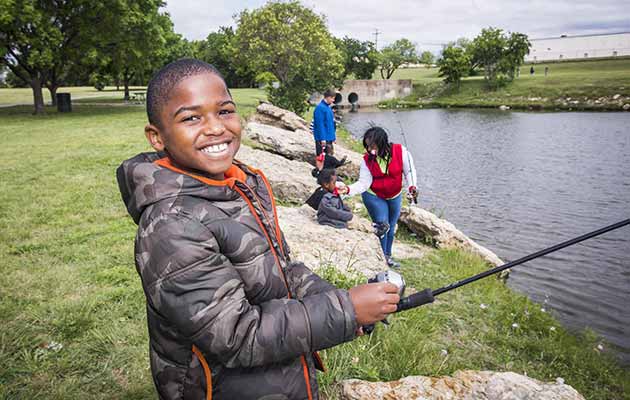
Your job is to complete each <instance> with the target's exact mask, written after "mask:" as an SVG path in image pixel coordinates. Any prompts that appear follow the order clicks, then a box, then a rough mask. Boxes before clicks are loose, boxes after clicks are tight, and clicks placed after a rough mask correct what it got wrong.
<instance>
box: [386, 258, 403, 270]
mask: <svg viewBox="0 0 630 400" xmlns="http://www.w3.org/2000/svg"><path fill="white" fill-rule="evenodd" d="M386 260H387V266H388V267H390V268H396V269H398V268H400V263H398V262H397V261H395V260H394V259H393V258H392V257H391V256H390V257H387V258H386Z"/></svg>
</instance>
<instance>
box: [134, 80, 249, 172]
mask: <svg viewBox="0 0 630 400" xmlns="http://www.w3.org/2000/svg"><path fill="white" fill-rule="evenodd" d="M160 121H161V124H160V125H161V127H157V126H155V125H152V124H148V125H147V126H146V127H145V134H146V136H147V139H148V140H149V143H151V146H153V148H154V149H155V150H158V151H162V150H166V151H167V152H168V154H169V156H170V157H171V159H172V161H173V162H174V163H175V164H177V165H179V166H180V167H183V168H185V169H193V170H197V171H202V172H205V173H206V174H208V175H209V177H210V178H212V179H217V180H222V179H224V177H225V176H224V173H225V171H227V170H228V168H230V166H231V165H232V160H233V159H234V156H235V155H236V153H237V151H238V149H239V147H240V143H241V122H240V119H239V117H238V114H236V105H235V104H234V102H233V101H232V97H231V96H230V94H229V93H228V91H227V88H226V87H225V83H224V82H223V80H222V79H221V78H219V77H218V76H217V75H215V74H212V73H205V74H200V75H195V76H191V77H188V78H186V79H184V80H182V81H181V82H180V83H179V84H177V86H175V88H174V89H173V92H172V94H171V96H170V98H169V100H168V102H167V103H166V104H165V105H164V107H163V108H162V110H161V111H160Z"/></svg>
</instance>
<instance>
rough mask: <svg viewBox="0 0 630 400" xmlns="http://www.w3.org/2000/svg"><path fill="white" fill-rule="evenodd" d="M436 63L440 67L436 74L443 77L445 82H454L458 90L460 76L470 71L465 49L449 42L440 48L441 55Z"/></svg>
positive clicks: (468, 57)
mask: <svg viewBox="0 0 630 400" xmlns="http://www.w3.org/2000/svg"><path fill="white" fill-rule="evenodd" d="M437 64H438V67H439V68H440V72H439V74H438V75H439V76H440V77H444V82H445V83H450V84H456V85H457V90H459V86H460V82H461V80H462V78H463V77H464V76H466V75H468V72H469V71H470V56H469V55H468V53H467V52H466V50H465V49H464V48H462V47H459V46H457V45H456V44H455V43H450V44H448V45H447V46H446V47H445V48H444V49H443V50H442V57H441V58H440V59H439V60H438V62H437Z"/></svg>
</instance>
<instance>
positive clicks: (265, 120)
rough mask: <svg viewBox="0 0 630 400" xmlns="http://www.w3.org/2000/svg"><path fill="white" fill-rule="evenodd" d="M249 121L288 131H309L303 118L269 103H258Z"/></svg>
mask: <svg viewBox="0 0 630 400" xmlns="http://www.w3.org/2000/svg"><path fill="white" fill-rule="evenodd" d="M249 120H250V121H252V122H258V123H261V124H266V125H272V126H275V127H277V128H282V129H288V130H290V131H296V130H303V131H307V132H308V131H309V130H310V129H309V126H308V124H307V123H306V121H305V120H304V118H302V117H300V116H299V115H297V114H296V113H294V112H291V111H288V110H285V109H283V108H280V107H276V106H274V105H273V104H270V103H260V104H259V105H258V107H256V113H255V114H253V115H252V116H251V117H250V119H249Z"/></svg>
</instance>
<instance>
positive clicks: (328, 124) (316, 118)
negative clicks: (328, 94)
mask: <svg viewBox="0 0 630 400" xmlns="http://www.w3.org/2000/svg"><path fill="white" fill-rule="evenodd" d="M313 123H314V124H313V125H314V129H313V134H314V136H315V141H317V142H320V141H322V140H326V141H328V142H334V141H335V140H337V135H336V134H335V130H336V129H335V116H334V115H333V112H332V110H331V109H330V106H329V105H328V103H326V101H324V100H322V101H321V102H320V103H319V104H318V105H317V107H315V111H314V112H313Z"/></svg>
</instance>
